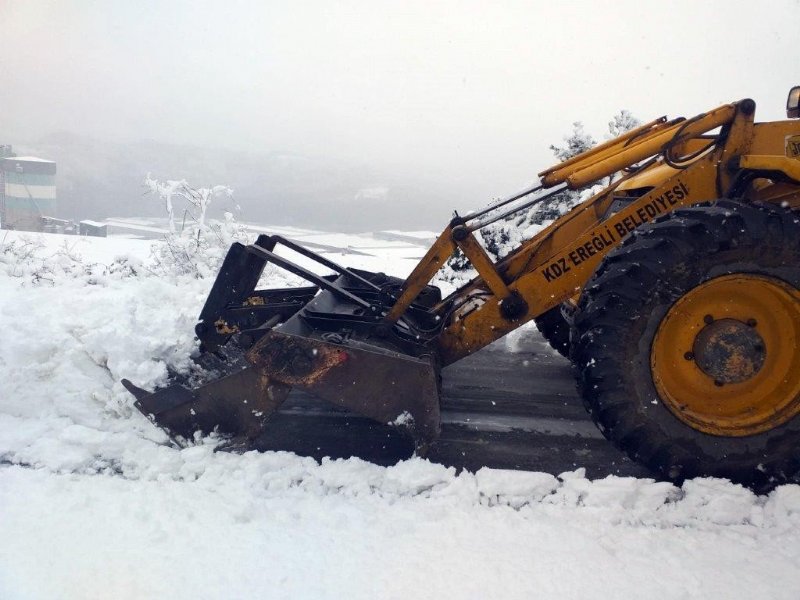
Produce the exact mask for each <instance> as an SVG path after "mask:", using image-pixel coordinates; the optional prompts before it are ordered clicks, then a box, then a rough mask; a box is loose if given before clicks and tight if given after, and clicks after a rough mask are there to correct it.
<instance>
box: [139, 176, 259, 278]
mask: <svg viewBox="0 0 800 600" xmlns="http://www.w3.org/2000/svg"><path fill="white" fill-rule="evenodd" d="M145 185H146V186H147V187H148V189H149V191H150V193H152V194H155V195H158V197H159V198H160V199H161V200H162V201H163V202H164V209H165V210H166V212H167V216H168V219H169V233H168V234H167V235H166V244H159V245H156V246H154V247H153V251H152V254H153V259H154V265H155V267H154V268H155V270H156V271H157V272H160V273H162V274H173V275H186V274H188V275H192V276H194V277H199V278H202V277H210V276H214V275H216V272H217V270H218V268H219V265H220V264H221V262H222V259H223V258H224V257H225V254H226V253H227V251H228V248H229V247H230V245H231V244H232V243H233V242H236V241H241V242H248V241H249V240H248V235H247V232H246V230H245V228H244V227H243V226H242V225H240V224H238V223H237V222H236V220H235V219H234V216H233V213H232V212H230V211H228V210H226V211H225V212H224V219H223V220H222V221H218V222H213V223H211V224H209V223H208V218H207V217H208V208H209V206H210V205H211V203H212V201H213V200H215V199H218V198H227V199H232V198H233V189H231V188H230V187H228V186H226V185H214V186H210V187H201V188H193V187H191V186H190V185H189V184H188V183H187V182H186V180H185V179H181V180H166V181H159V180H157V179H154V178H152V177H151V176H150V174H149V173H148V175H147V177H146V178H145ZM177 200H183V201H184V202H185V203H186V205H187V206H186V208H185V210H186V212H188V213H189V214H190V215H191V218H192V221H193V222H194V224H193V225H191V224H190V226H189V227H186V228H184V227H181V231H180V232H176V229H175V218H174V215H175V208H176V206H175V202H176V201H177ZM231 210H237V211H238V210H239V207H238V206H235V207H234V208H232V209H231Z"/></svg>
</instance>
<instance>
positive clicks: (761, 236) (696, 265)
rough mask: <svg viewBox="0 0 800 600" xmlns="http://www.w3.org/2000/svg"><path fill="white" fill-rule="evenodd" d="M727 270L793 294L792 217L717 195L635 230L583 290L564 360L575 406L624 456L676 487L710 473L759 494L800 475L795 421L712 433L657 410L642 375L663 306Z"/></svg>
mask: <svg viewBox="0 0 800 600" xmlns="http://www.w3.org/2000/svg"><path fill="white" fill-rule="evenodd" d="M731 273H748V274H753V275H760V276H765V277H770V278H775V279H778V280H781V281H783V282H785V283H787V284H789V285H790V286H793V287H794V288H795V289H800V226H799V225H798V215H797V214H796V213H792V212H790V211H788V210H782V209H779V208H776V207H765V206H758V205H752V204H745V203H740V202H733V201H719V202H717V203H715V204H713V205H707V206H698V207H694V208H689V209H684V210H679V211H676V212H675V213H673V214H672V215H670V216H668V217H665V218H663V219H661V220H660V221H657V222H655V223H652V224H650V225H646V226H643V227H641V228H640V229H639V230H637V231H636V232H635V233H634V234H632V236H631V237H630V238H629V239H628V240H626V242H625V243H623V244H622V245H621V246H620V247H619V248H617V249H615V250H614V251H612V252H611V253H610V254H609V255H608V256H607V257H606V259H605V260H604V261H603V263H602V265H601V266H600V267H599V268H598V270H597V272H596V273H595V275H594V277H593V279H592V280H591V281H590V282H589V283H588V285H587V286H586V287H585V289H584V293H583V295H582V297H581V301H580V306H579V311H578V314H577V316H576V319H575V323H574V327H575V330H574V336H575V337H574V338H573V354H572V358H573V362H574V363H575V365H576V369H577V372H578V387H579V390H580V392H581V394H582V396H583V399H584V402H585V404H586V408H587V410H588V411H589V413H590V414H591V416H592V418H593V419H594V421H595V423H596V424H597V426H598V427H599V428H600V430H601V431H602V432H603V434H604V435H605V436H606V437H607V438H608V439H609V440H611V441H612V442H613V443H614V444H615V445H617V446H618V447H619V448H620V449H622V450H623V451H625V452H626V453H627V454H628V455H629V456H630V457H631V458H632V459H633V460H635V461H637V462H640V463H643V464H644V465H646V466H648V467H649V468H650V469H652V470H654V471H655V472H656V473H658V474H660V475H661V476H662V477H663V478H666V479H670V480H673V481H676V482H680V481H682V480H683V479H686V478H689V477H695V476H717V477H726V478H728V479H731V480H732V481H735V482H738V483H742V484H744V485H748V486H751V487H753V488H754V489H759V490H765V489H769V488H770V487H772V486H774V485H777V484H780V483H783V482H789V481H798V480H800V477H799V474H800V416H794V417H792V418H790V419H789V420H788V422H784V423H782V424H780V425H777V426H775V427H774V428H771V429H769V430H767V431H763V432H757V433H754V434H753V435H739V436H737V437H734V436H726V435H719V434H717V435H712V434H709V433H707V432H703V431H700V430H698V429H697V428H696V427H692V426H689V425H688V424H686V423H685V422H684V421H683V420H681V419H679V418H677V417H676V415H675V413H674V412H673V411H670V410H669V408H668V407H667V406H666V404H665V402H664V400H663V398H662V397H660V395H659V392H658V390H657V386H656V384H655V383H654V381H653V375H652V370H651V360H650V359H651V347H652V344H653V340H654V337H655V334H656V332H657V331H658V328H659V325H660V323H661V321H662V319H663V318H664V317H665V315H666V314H667V313H668V311H669V309H670V307H671V306H672V305H673V304H674V303H675V302H676V301H677V300H678V299H680V298H682V297H684V295H685V294H687V292H689V291H690V290H692V289H695V288H697V286H699V285H700V284H703V283H704V282H708V281H710V280H712V279H714V278H717V277H721V276H724V275H726V274H731ZM788 325H789V324H787V326H788ZM787 335H788V334H787ZM686 358H687V360H690V359H691V354H688V355H687V357H686ZM654 368H658V366H656V367H654ZM796 368H797V369H800V364H798V365H796ZM715 383H718V382H715Z"/></svg>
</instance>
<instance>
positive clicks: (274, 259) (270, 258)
mask: <svg viewBox="0 0 800 600" xmlns="http://www.w3.org/2000/svg"><path fill="white" fill-rule="evenodd" d="M289 247H291V246H289ZM292 249H294V248H292ZM247 250H248V251H250V252H253V253H255V254H258V255H260V256H261V257H262V258H265V259H266V260H267V262H270V263H273V264H275V265H278V266H279V267H281V268H282V269H286V270H287V271H289V272H290V273H294V274H295V275H297V276H298V277H302V278H303V279H305V280H306V281H310V282H311V283H313V284H315V285H317V286H319V287H320V288H322V289H325V290H328V291H329V292H332V293H334V294H336V295H337V296H339V297H341V298H343V299H345V300H349V301H350V302H353V303H355V304H358V305H359V306H362V307H364V308H366V309H367V310H369V311H370V312H371V311H372V305H371V304H370V303H369V302H367V301H365V300H363V299H362V298H359V297H358V296H356V295H354V294H351V293H350V292H348V291H347V290H345V289H343V288H341V287H339V286H338V285H336V284H335V283H333V282H331V281H330V280H328V279H325V278H324V277H322V276H320V275H317V274H316V273H314V272H313V271H309V270H308V269H305V268H303V267H301V266H300V265H298V264H295V263H293V262H292V261H290V260H287V259H285V258H283V257H282V256H278V255H277V254H275V253H274V252H270V251H269V250H267V249H266V248H262V247H261V246H258V245H256V244H253V245H250V246H247ZM303 250H305V248H303ZM300 254H303V255H304V256H308V255H307V254H305V252H301V253H300ZM310 254H311V256H309V258H312V259H313V258H321V257H319V256H316V255H314V253H313V252H312V253H310ZM322 260H325V259H322ZM318 262H320V261H318ZM322 264H324V263H322ZM331 264H334V263H331ZM325 266H328V265H325ZM337 266H338V265H337ZM339 268H342V269H343V270H344V271H345V272H346V273H347V274H348V275H350V273H349V272H348V271H347V270H346V269H344V268H343V267H339ZM356 278H357V279H362V278H360V277H358V276H357V275H356ZM370 285H371V287H375V286H374V285H372V284H370Z"/></svg>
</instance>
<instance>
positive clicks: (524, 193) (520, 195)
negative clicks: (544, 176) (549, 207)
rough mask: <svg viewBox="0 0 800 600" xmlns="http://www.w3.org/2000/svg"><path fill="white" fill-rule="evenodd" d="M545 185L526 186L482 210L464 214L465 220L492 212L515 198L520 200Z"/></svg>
mask: <svg viewBox="0 0 800 600" xmlns="http://www.w3.org/2000/svg"><path fill="white" fill-rule="evenodd" d="M543 187H544V186H542V185H541V184H539V185H535V186H533V187H529V188H526V189H524V190H522V191H520V192H517V193H516V194H512V195H511V196H507V197H506V198H502V199H500V200H498V201H496V202H492V203H491V204H489V205H488V206H486V207H485V208H482V209H481V210H479V211H477V212H472V213H469V214H468V215H465V216H464V220H467V221H468V220H471V219H477V218H478V217H481V216H483V215H485V214H486V213H489V212H492V211H493V210H495V209H498V208H500V207H502V206H505V205H506V204H510V203H511V202H514V200H519V199H520V198H524V197H525V196H527V195H528V194H532V193H533V192H538V191H539V190H541V189H542V188H543Z"/></svg>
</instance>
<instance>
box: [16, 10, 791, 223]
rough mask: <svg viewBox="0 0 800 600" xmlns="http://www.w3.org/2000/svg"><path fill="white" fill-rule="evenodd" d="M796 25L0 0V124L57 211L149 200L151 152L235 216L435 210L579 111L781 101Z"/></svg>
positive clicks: (787, 19) (647, 115)
mask: <svg viewBox="0 0 800 600" xmlns="http://www.w3.org/2000/svg"><path fill="white" fill-rule="evenodd" d="M798 23H800V2H798V0H785V1H771V2H768V3H767V2H764V3H760V4H758V5H756V4H754V3H752V2H741V1H740V2H737V1H727V2H702V3H701V2H670V3H666V2H658V3H656V2H645V1H643V0H635V1H634V0H631V1H613V2H600V1H598V2H570V3H556V2H497V3H494V2H493V3H489V2H485V1H484V2H447V1H445V2H432V1H416V0H412V1H407V2H401V3H400V2H397V3H395V2H391V3H390V2H375V1H364V2H333V1H320V2H257V1H253V2H236V1H230V0H227V1H225V2H222V1H220V2H212V1H205V0H193V1H183V2H180V1H170V2H163V1H158V0H138V1H136V2H130V1H124V0H119V1H116V0H102V1H86V0H84V1H81V0H73V1H70V2H63V1H61V2H57V1H52V2H45V1H40V0H27V1H24V2H23V1H17V2H14V1H10V0H0V143H5V144H13V145H14V146H15V149H22V150H26V151H31V152H39V153H41V154H43V155H44V154H45V153H47V154H48V155H47V156H45V157H46V158H53V159H54V160H57V161H58V163H59V178H58V186H59V191H58V194H59V210H60V212H61V213H62V214H63V216H70V217H73V216H76V217H82V218H87V217H92V218H103V217H106V216H114V215H132V214H146V213H150V212H152V211H157V210H158V207H157V202H155V200H151V199H148V198H143V197H142V196H141V194H142V191H143V190H142V188H141V185H140V184H141V180H142V179H143V178H144V176H145V174H146V173H147V172H148V171H150V172H152V173H153V174H154V175H155V176H159V177H164V178H179V177H187V178H189V179H190V181H191V182H193V183H195V184H196V185H206V184H227V185H230V186H232V187H233V188H234V189H235V190H236V197H237V199H238V201H239V203H240V204H241V205H242V208H243V213H244V215H245V216H246V217H249V218H250V219H258V220H262V221H271V222H274V223H294V224H305V225H307V226H314V227H324V228H328V229H350V230H352V229H369V228H391V227H403V228H408V227H414V228H423V227H424V228H428V229H438V228H440V227H441V226H442V225H443V224H444V221H445V220H446V219H447V217H448V215H449V214H450V212H451V211H452V209H455V208H459V209H467V208H471V207H475V206H480V205H482V204H484V203H485V202H486V201H488V200H489V199H491V197H493V196H497V195H501V194H504V193H506V192H511V191H514V190H515V189H517V188H519V187H521V186H522V185H524V184H526V183H528V182H530V181H531V180H532V179H533V178H534V177H535V175H536V173H537V172H538V171H540V170H542V169H543V168H545V167H547V166H549V165H550V163H552V162H553V158H552V154H551V153H550V151H549V150H548V146H549V145H550V144H553V143H558V142H559V141H560V140H561V139H562V137H563V135H565V134H566V133H568V132H569V130H570V128H571V123H572V122H573V121H575V120H581V121H583V122H584V123H585V126H586V129H587V130H588V131H590V132H591V133H592V134H593V135H594V136H595V138H596V139H602V137H603V134H604V132H605V130H606V124H607V122H608V120H609V119H610V118H611V116H612V115H613V114H614V113H616V112H617V111H619V110H620V109H621V108H626V109H628V110H630V111H631V112H633V114H634V115H636V116H638V117H639V118H641V119H643V120H649V119H651V118H654V117H656V116H660V115H662V114H669V115H670V116H677V115H681V114H683V115H690V114H695V113H698V112H701V111H704V110H707V109H709V108H712V107H714V106H716V105H718V104H721V103H724V102H728V101H731V100H736V99H740V98H743V97H751V98H753V99H754V100H756V102H757V105H758V109H757V118H759V119H763V120H766V119H777V118H782V117H783V115H784V105H785V97H786V93H787V91H788V89H789V87H790V86H791V85H796V84H800V69H798V64H800V63H799V62H798V52H800V29H798V27H797V25H798Z"/></svg>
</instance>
